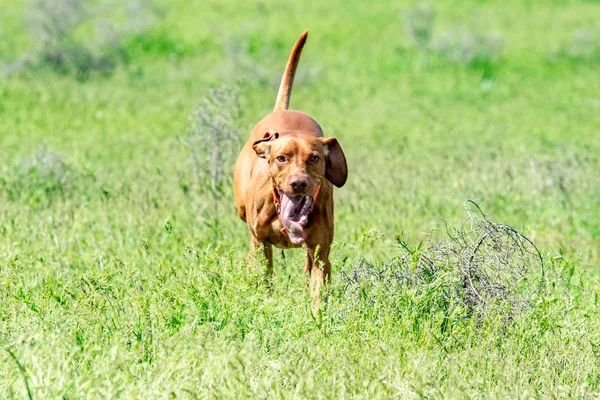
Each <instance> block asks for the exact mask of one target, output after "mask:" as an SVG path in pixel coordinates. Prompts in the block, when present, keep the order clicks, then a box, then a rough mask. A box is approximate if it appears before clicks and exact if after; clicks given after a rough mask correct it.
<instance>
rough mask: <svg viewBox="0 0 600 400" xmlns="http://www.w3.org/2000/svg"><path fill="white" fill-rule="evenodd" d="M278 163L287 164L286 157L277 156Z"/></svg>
mask: <svg viewBox="0 0 600 400" xmlns="http://www.w3.org/2000/svg"><path fill="white" fill-rule="evenodd" d="M277 161H279V162H285V161H286V160H285V157H284V156H277Z"/></svg>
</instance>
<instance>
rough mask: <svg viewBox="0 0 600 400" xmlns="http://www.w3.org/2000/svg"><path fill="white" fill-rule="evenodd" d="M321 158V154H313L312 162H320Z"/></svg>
mask: <svg viewBox="0 0 600 400" xmlns="http://www.w3.org/2000/svg"><path fill="white" fill-rule="evenodd" d="M319 160H320V158H319V156H312V157H311V158H310V162H319Z"/></svg>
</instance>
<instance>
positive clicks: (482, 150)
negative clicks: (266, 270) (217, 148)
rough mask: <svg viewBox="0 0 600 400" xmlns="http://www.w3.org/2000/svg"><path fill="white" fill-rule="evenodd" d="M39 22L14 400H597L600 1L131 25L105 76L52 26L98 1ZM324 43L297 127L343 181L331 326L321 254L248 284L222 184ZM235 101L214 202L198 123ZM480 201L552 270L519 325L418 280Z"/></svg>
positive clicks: (15, 180)
mask: <svg viewBox="0 0 600 400" xmlns="http://www.w3.org/2000/svg"><path fill="white" fill-rule="evenodd" d="M101 3H102V2H83V4H84V5H85V4H89V5H88V7H89V8H90V9H94V10H96V9H98V7H99V4H101ZM40 4H42V3H40V2H35V1H33V0H32V1H25V2H23V3H15V2H12V1H9V0H0V9H2V12H1V13H0V37H2V40H1V41H0V61H2V63H3V65H4V66H5V67H6V68H5V70H6V71H7V73H6V74H4V75H2V77H1V78H0V154H1V155H0V398H28V397H29V398H34V399H37V398H64V399H77V398H286V399H287V398H387V397H390V398H421V397H424V398H582V399H586V398H589V399H595V398H599V397H600V313H599V311H598V310H600V308H599V306H600V304H599V295H600V279H599V275H598V274H599V273H600V265H599V261H600V223H599V217H600V174H599V173H598V171H600V158H599V157H598V154H599V153H600V92H599V90H598V89H599V88H600V73H599V71H600V43H599V42H598V39H599V38H600V28H599V26H598V22H597V21H598V20H600V5H599V4H598V3H596V2H593V1H579V2H578V1H565V2H557V1H554V2H553V1H539V2H535V1H524V2H520V1H505V2H485V1H465V2H458V1H454V2H443V3H442V2H439V4H438V2H432V3H431V6H430V8H429V9H427V8H424V7H423V6H419V5H417V4H416V3H411V2H392V1H380V2H359V1H341V0H330V1H327V2H312V1H311V2H285V3H283V2H281V3H280V2H275V1H271V0H266V1H262V2H260V3H253V2H243V1H237V2H233V1H208V2H193V4H192V2H184V1H181V0H161V1H157V2H155V3H154V4H155V7H150V6H149V5H144V4H145V3H143V2H140V3H139V4H140V5H139V7H140V8H139V9H138V10H137V11H136V12H135V16H136V17H135V18H137V17H139V16H140V15H142V11H143V12H145V13H146V14H148V15H149V16H147V18H144V19H143V20H142V19H141V17H140V21H138V20H137V19H136V20H135V21H136V22H140V24H138V25H134V24H133V23H131V24H130V21H129V20H127V18H125V17H123V15H125V14H123V15H121V14H119V12H121V11H122V9H121V8H119V7H122V6H119V4H120V3H118V2H113V3H112V5H113V6H114V7H108V8H107V7H105V8H103V9H102V13H104V14H102V13H101V14H91V15H88V16H86V17H85V19H83V21H84V23H83V24H82V25H81V26H78V27H77V29H76V32H75V33H73V38H74V39H73V40H75V41H82V43H84V42H85V41H86V40H88V41H90V40H92V39H89V38H91V37H93V35H94V34H93V32H94V30H93V29H92V28H93V27H94V26H95V25H94V24H96V23H97V22H98V21H100V19H101V17H102V16H103V15H106V16H108V17H107V18H109V19H110V18H112V19H111V21H116V22H114V23H115V24H116V25H115V26H117V27H120V29H122V32H121V34H120V36H119V37H118V40H116V41H115V42H114V43H113V42H110V43H113V44H110V45H104V46H105V47H102V46H100V47H101V48H100V49H99V50H98V49H97V48H96V50H94V51H96V52H97V54H100V56H99V58H98V60H100V61H98V62H96V63H94V62H91V64H89V61H85V60H83V61H82V59H81V57H79V56H77V57H79V58H77V57H75V56H73V55H72V54H71V53H69V51H70V48H69V47H68V46H67V45H65V44H64V43H63V42H60V41H59V42H58V44H56V43H54V42H44V41H43V37H44V36H43V35H41V34H39V31H36V30H35V26H36V25H35V21H36V20H35V18H33V17H32V15H37V16H38V17H39V15H41V17H39V18H44V17H47V16H48V13H51V12H52V9H56V10H63V9H64V7H67V8H66V10H67V11H69V10H71V9H69V8H68V7H75V6H73V4H78V2H77V1H75V2H69V1H67V0H53V2H50V3H49V4H54V6H51V7H50V8H49V9H40ZM69 4H70V5H69ZM136 4H138V3H136ZM59 6H60V7H59ZM52 7H54V8H52ZM61 7H63V8H61ZM49 10H50V11H49ZM71 11H72V10H71ZM73 12H75V11H73ZM432 12H434V13H435V18H434V19H432V15H433V13H432ZM44 13H45V14H44ZM67 14H68V13H67ZM67 14H65V13H62V14H60V15H62V16H63V17H64V15H67ZM99 15H100V16H99ZM63 17H60V16H59V17H56V18H63ZM32 18H33V21H34V22H31V21H32ZM428 18H429V19H428ZM119 21H120V22H119ZM124 21H125V22H124ZM428 21H429V22H428ZM32 24H33V25H32ZM428 24H429V25H428ZM32 26H33V28H32ZM123 26H125V27H127V28H129V27H130V26H135V27H136V28H135V29H133V28H131V29H130V30H127V29H124V28H123ZM411 26H412V27H413V28H412V31H411V28H410V27H411ZM415 26H416V28H415ZM419 27H420V28H419ZM306 28H308V29H309V32H310V34H309V39H308V42H307V45H306V47H305V49H304V54H303V56H302V60H301V63H300V67H299V72H298V77H297V81H296V85H295V88H294V92H293V95H292V101H291V106H292V108H294V109H300V110H303V111H306V112H308V113H309V114H311V115H312V116H313V117H315V118H316V119H317V121H319V122H320V123H321V125H322V126H323V127H324V130H325V134H326V136H335V137H337V138H338V140H339V141H340V143H341V144H342V146H343V148H344V151H345V153H346V157H347V159H348V164H349V168H350V172H349V180H348V183H347V184H346V186H345V187H343V188H341V189H338V190H336V240H335V244H334V248H333V251H332V264H333V282H332V284H331V286H330V287H329V288H328V291H327V293H326V301H325V304H324V306H323V309H322V310H321V311H322V312H321V315H320V316H319V317H318V318H314V317H313V315H312V314H311V311H310V296H309V293H308V289H307V287H306V284H305V277H304V275H303V273H302V268H303V262H304V257H303V252H302V251H298V250H295V251H286V252H285V254H284V255H282V253H281V252H280V251H278V252H277V253H276V258H275V264H276V268H275V273H274V276H273V279H272V282H271V284H266V283H265V282H264V280H263V278H262V273H263V269H262V267H261V265H260V264H259V263H253V264H251V265H248V264H247V263H246V261H245V259H246V254H247V251H248V248H249V235H248V232H247V228H246V226H245V225H244V223H243V222H242V221H240V220H238V219H237V216H236V211H235V206H234V203H233V197H232V190H231V179H230V178H229V176H230V175H229V174H230V171H231V166H232V165H233V162H234V161H235V159H234V158H235V153H236V152H237V151H238V149H239V148H240V147H241V144H242V143H243V141H244V140H245V138H246V135H248V134H249V132H250V130H251V128H252V126H253V124H254V123H255V122H257V121H258V120H259V119H260V118H262V117H263V116H264V115H265V114H266V113H268V112H269V111H270V110H271V109H272V107H273V104H274V101H275V95H276V90H277V86H278V80H279V78H280V76H281V73H282V71H283V67H284V65H285V62H286V59H287V56H288V54H289V50H290V48H291V46H292V44H293V43H294V41H295V39H296V38H297V37H298V35H299V34H300V33H301V32H302V31H303V30H304V29H306ZM417 28H419V29H417ZM411 32H412V33H411ZM86 38H87V39H86ZM49 43H50V44H52V43H54V44H52V46H55V47H53V49H58V50H57V51H59V52H60V51H63V50H64V51H65V53H64V54H66V58H65V59H66V60H67V62H63V64H61V65H59V62H58V61H57V60H58V58H51V57H48V54H49V53H48V51H47V50H48V48H49V46H50V44H49ZM85 43H87V42H85ZM94 43H98V42H94ZM71 44H72V43H71ZM63 45H64V46H66V47H64V48H63V47H61V46H63ZM110 46H113V47H110ZM50 47H51V46H50ZM96 47H98V46H96ZM56 54H59V53H56ZM61 54H62V53H61ZM73 54H74V53H73ZM77 54H80V53H77ZM86 54H87V53H86ZM69 57H71V58H69ZM102 57H104V58H102ZM52 60H54V61H52ZM68 60H71V61H68ZM84 61H85V62H88V64H85V65H84V66H83V67H81V66H82V65H83V64H84ZM104 62H106V63H108V64H107V65H109V64H110V65H109V66H108V67H106V69H105V70H101V71H98V70H97V69H101V67H102V65H104V64H103V63H104ZM111 63H112V64H111ZM86 65H87V66H86ZM88 67H89V68H88ZM78 68H79V69H78ZM221 85H222V86H224V87H226V88H230V90H231V91H233V93H236V94H237V100H238V101H239V110H238V112H235V113H232V115H231V116H230V117H228V118H230V119H229V120H228V123H230V124H231V126H232V127H233V128H237V129H239V141H237V142H234V144H233V145H230V144H228V145H227V146H226V148H224V150H223V153H222V154H224V155H227V157H226V159H225V162H224V165H223V169H222V172H224V173H225V174H226V178H225V179H224V180H222V181H220V182H219V184H218V189H219V190H211V189H210V185H209V183H208V182H207V178H206V174H205V173H204V172H203V170H202V167H203V166H205V165H204V164H202V162H201V161H199V160H201V159H202V157H201V156H202V155H203V154H204V153H203V152H204V151H205V150H206V149H205V146H203V142H202V140H199V139H198V138H199V137H198V136H197V135H194V132H192V131H191V130H190V128H189V121H188V118H189V117H190V115H192V116H193V115H194V110H197V109H198V107H202V104H203V103H202V102H201V99H202V98H203V97H205V96H209V95H210V93H211V88H213V87H216V86H221ZM200 138H201V137H200ZM199 156H200V157H199ZM468 199H471V200H474V201H476V202H477V203H478V204H479V205H480V206H481V207H482V209H483V211H484V212H485V213H486V214H487V215H488V217H489V218H490V220H492V221H495V222H500V223H503V224H507V225H510V226H512V227H513V228H514V229H515V230H517V231H519V232H521V233H523V234H524V235H525V236H527V237H528V238H530V239H531V240H532V241H534V242H535V244H536V245H537V247H538V248H539V249H540V251H541V253H542V255H543V257H544V264H543V265H544V274H545V275H544V277H545V279H544V281H543V290H540V291H536V292H535V294H533V295H531V296H530V297H528V299H527V300H528V301H527V302H526V304H517V303H515V302H511V301H509V300H507V299H504V300H503V299H498V298H497V299H492V300H490V302H491V303H493V306H490V307H483V306H482V305H481V304H473V303H469V302H467V301H465V297H464V296H466V295H465V292H463V291H462V290H463V288H462V286H461V284H460V278H457V277H460V268H461V265H459V264H460V263H459V262H455V263H453V262H446V263H444V262H441V261H440V264H439V265H436V266H435V268H432V269H431V270H428V275H427V276H426V277H424V275H422V274H423V273H424V272H423V270H422V269H420V268H421V267H420V266H421V264H420V260H422V259H423V258H422V257H425V256H431V254H432V253H431V252H432V251H433V250H432V249H433V247H432V244H431V241H430V240H431V238H432V237H433V238H434V239H433V240H434V242H435V243H439V242H440V241H442V242H443V241H444V240H448V239H447V236H446V233H445V230H446V227H449V228H450V229H452V228H459V227H461V224H462V223H463V221H464V220H465V218H467V214H466V213H465V210H464V203H465V201H466V200H468ZM421 242H423V244H422V245H419V243H421ZM399 243H400V244H399ZM402 260H404V262H400V261H402ZM454 260H455V261H456V259H454ZM438 261H439V260H438ZM394 268H395V269H394ZM531 268H533V266H532V267H531ZM392 270H393V271H392ZM373 271H384V272H382V273H381V274H377V273H373ZM385 271H387V272H385ZM390 271H391V272H390ZM533 271H534V273H535V271H537V270H533ZM392 272H393V273H400V274H405V275H406V276H410V277H412V278H411V279H412V280H410V279H409V280H408V281H401V280H397V279H396V280H394V279H393V276H396V275H394V274H393V273H392ZM369 274H371V275H369ZM419 274H421V275H419ZM403 276H404V275H403ZM413 278H414V279H413ZM407 282H408V283H407ZM520 284H523V282H521V283H520ZM524 284H525V285H527V284H529V285H533V283H527V282H525V283H524ZM509 289H510V288H509Z"/></svg>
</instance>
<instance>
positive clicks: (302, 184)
mask: <svg viewBox="0 0 600 400" xmlns="http://www.w3.org/2000/svg"><path fill="white" fill-rule="evenodd" d="M290 186H291V187H292V189H293V190H294V191H296V192H300V191H302V190H306V188H307V187H308V178H304V177H301V176H294V177H292V178H290Z"/></svg>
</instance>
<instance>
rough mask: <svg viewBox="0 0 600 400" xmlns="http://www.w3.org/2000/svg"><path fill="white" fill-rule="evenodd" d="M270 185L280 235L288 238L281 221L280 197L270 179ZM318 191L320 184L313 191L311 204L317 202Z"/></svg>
mask: <svg viewBox="0 0 600 400" xmlns="http://www.w3.org/2000/svg"><path fill="white" fill-rule="evenodd" d="M271 185H272V187H273V200H274V202H275V209H276V210H277V216H278V217H279V222H280V223H281V233H283V234H284V235H286V236H288V234H287V230H286V229H285V227H284V226H283V221H282V220H281V195H280V194H279V189H277V185H276V184H275V180H274V179H271ZM319 190H321V184H319V185H317V189H316V190H315V194H313V196H312V198H313V202H315V203H316V202H317V196H318V195H319Z"/></svg>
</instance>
